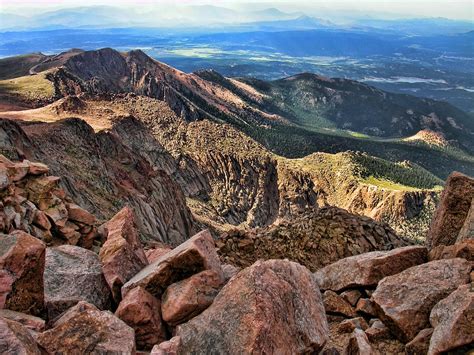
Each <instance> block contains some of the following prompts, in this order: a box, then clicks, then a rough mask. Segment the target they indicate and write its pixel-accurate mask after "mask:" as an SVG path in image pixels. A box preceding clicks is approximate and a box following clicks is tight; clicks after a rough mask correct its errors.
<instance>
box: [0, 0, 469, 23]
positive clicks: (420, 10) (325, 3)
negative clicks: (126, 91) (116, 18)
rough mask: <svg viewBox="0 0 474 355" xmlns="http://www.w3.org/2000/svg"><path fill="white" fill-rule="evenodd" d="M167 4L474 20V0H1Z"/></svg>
mask: <svg viewBox="0 0 474 355" xmlns="http://www.w3.org/2000/svg"><path fill="white" fill-rule="evenodd" d="M166 3H170V4H171V3H172V4H174V5H176V4H183V5H206V4H208V5H215V6H225V7H230V8H247V9H248V8H252V9H254V8H265V7H277V8H278V9H280V10H282V11H306V12H310V13H312V14H317V12H318V11H320V12H324V11H334V12H337V11H342V12H355V13H357V14H367V15H371V14H382V15H383V14H385V15H387V16H392V17H396V18H402V17H406V18H413V17H445V18H451V19H464V20H474V14H473V8H474V0H332V1H331V0H310V1H308V0H307V1H304V0H300V1H298V0H296V1H291V2H289V1H288V0H276V1H275V0H271V1H270V0H258V1H249V0H174V1H170V0H87V1H86V0H83V1H77V0H0V11H2V12H9V13H15V14H21V15H28V14H31V13H35V12H36V13H37V12H45V11H48V10H55V9H57V8H63V7H77V6H88V5H91V6H92V5H110V6H122V7H128V6H133V7H135V8H136V7H137V6H143V7H146V6H160V5H161V6H162V5H164V4H166Z"/></svg>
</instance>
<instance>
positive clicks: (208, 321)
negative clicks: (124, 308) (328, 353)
mask: <svg viewBox="0 0 474 355" xmlns="http://www.w3.org/2000/svg"><path fill="white" fill-rule="evenodd" d="M176 334H177V335H178V336H180V337H181V348H180V352H182V353H252V352H255V353H284V354H290V353H292V354H298V353H310V352H316V353H317V352H318V351H319V350H321V349H322V348H323V346H324V344H325V342H326V340H327V337H328V325H327V321H326V315H325V312H324V306H323V303H322V299H321V294H320V292H319V289H318V286H317V284H316V283H315V281H314V278H313V277H312V275H311V273H310V272H309V271H308V270H307V269H306V268H305V267H303V266H301V265H299V264H296V263H293V262H290V261H287V260H270V261H265V262H256V263H255V264H254V265H252V266H251V267H249V268H247V269H245V270H243V271H241V272H240V273H239V274H238V275H237V276H235V277H234V278H232V280H231V281H229V283H227V285H226V286H224V288H223V289H222V291H221V292H220V293H219V294H218V296H217V297H216V299H215V300H214V302H213V304H212V305H211V306H210V307H209V308H208V309H206V310H205V311H204V312H203V313H201V314H200V315H198V316H197V317H195V318H193V319H192V320H190V321H189V322H187V323H185V324H182V325H180V326H179V327H178V328H177V331H176ZM237 335H238V336H237Z"/></svg>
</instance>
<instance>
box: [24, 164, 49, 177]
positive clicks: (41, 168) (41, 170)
mask: <svg viewBox="0 0 474 355" xmlns="http://www.w3.org/2000/svg"><path fill="white" fill-rule="evenodd" d="M28 165H29V170H28V173H29V174H31V175H42V174H47V173H48V172H49V168H48V166H47V165H45V164H43V163H39V162H28Z"/></svg>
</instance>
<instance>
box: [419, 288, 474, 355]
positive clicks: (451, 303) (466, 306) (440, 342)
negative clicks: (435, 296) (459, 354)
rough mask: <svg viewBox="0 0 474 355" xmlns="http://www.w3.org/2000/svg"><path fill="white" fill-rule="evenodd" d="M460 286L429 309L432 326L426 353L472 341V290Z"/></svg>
mask: <svg viewBox="0 0 474 355" xmlns="http://www.w3.org/2000/svg"><path fill="white" fill-rule="evenodd" d="M472 287H473V286H472V284H470V285H463V286H460V287H459V288H458V289H457V290H456V291H454V292H453V293H451V294H450V295H449V296H448V297H446V298H445V299H443V300H442V301H440V302H439V303H438V304H437V305H436V306H435V307H434V308H433V309H432V311H431V315H430V323H431V325H432V326H433V327H434V331H433V335H432V336H431V341H430V347H429V351H428V354H430V355H435V354H436V355H437V354H443V353H445V352H447V351H450V350H455V349H456V348H461V347H463V346H467V345H471V346H472V344H473V343H474V290H473V289H472Z"/></svg>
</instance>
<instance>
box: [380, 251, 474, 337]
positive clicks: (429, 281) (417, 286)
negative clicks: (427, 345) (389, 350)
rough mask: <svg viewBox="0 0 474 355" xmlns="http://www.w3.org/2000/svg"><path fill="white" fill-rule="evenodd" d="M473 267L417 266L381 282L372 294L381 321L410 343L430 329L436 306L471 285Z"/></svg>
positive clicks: (448, 262)
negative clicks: (432, 314)
mask: <svg viewBox="0 0 474 355" xmlns="http://www.w3.org/2000/svg"><path fill="white" fill-rule="evenodd" d="M470 272H471V264H470V263H469V262H468V261H467V260H465V259H459V258H457V259H444V260H436V261H430V262H429V263H426V264H422V265H418V266H414V267H412V268H409V269H407V270H405V271H402V272H401V273H399V274H397V275H393V276H388V277H386V278H384V279H383V280H382V281H380V282H379V284H378V286H377V289H376V290H375V292H374V293H373V295H372V299H373V302H374V305H375V307H376V309H377V313H378V315H379V318H380V319H381V320H382V321H383V323H384V324H385V325H386V326H387V327H389V328H390V330H391V332H392V334H394V335H395V336H397V338H399V340H400V341H402V342H404V343H407V342H409V341H410V340H412V339H413V338H414V337H415V336H416V335H417V334H418V332H419V331H420V330H422V329H424V328H428V327H429V316H430V312H431V309H432V308H433V306H434V305H435V304H436V303H438V302H439V301H440V300H442V299H443V298H445V297H446V296H448V295H449V294H450V293H451V292H453V291H454V290H456V289H457V288H458V287H459V286H460V285H464V284H466V283H468V282H469V273H470Z"/></svg>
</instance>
